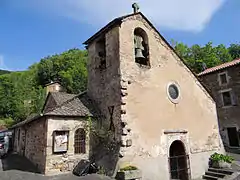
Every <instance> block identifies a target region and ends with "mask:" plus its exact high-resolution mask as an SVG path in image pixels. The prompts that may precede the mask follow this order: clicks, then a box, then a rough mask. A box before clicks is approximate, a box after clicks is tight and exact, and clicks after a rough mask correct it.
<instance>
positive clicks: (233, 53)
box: [228, 44, 240, 59]
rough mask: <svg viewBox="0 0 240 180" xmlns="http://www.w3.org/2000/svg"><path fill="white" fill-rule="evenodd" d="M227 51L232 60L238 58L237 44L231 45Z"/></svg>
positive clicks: (239, 46)
mask: <svg viewBox="0 0 240 180" xmlns="http://www.w3.org/2000/svg"><path fill="white" fill-rule="evenodd" d="M228 51H229V53H230V55H231V57H232V58H233V59H237V58H240V45H239V44H231V45H230V47H229V48H228Z"/></svg>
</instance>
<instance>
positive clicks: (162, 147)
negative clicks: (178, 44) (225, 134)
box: [88, 14, 224, 180]
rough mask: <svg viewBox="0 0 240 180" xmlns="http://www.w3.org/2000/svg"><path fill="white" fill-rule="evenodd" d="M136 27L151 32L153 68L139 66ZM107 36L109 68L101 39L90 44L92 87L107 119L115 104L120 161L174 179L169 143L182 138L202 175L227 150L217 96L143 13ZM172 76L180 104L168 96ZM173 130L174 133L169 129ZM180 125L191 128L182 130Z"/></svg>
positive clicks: (151, 175)
mask: <svg viewBox="0 0 240 180" xmlns="http://www.w3.org/2000/svg"><path fill="white" fill-rule="evenodd" d="M137 27H140V28H142V29H143V30H144V31H145V32H146V33H147V35H148V40H149V45H150V47H149V48H150V65H151V66H150V68H149V67H140V66H139V65H137V64H136V63H135V60H134V29H135V28H137ZM104 36H105V38H106V52H107V61H106V62H107V67H106V69H104V70H100V69H99V68H98V66H99V61H98V57H97V51H96V41H97V40H96V41H95V42H93V43H91V44H90V45H89V47H88V52H89V65H88V72H89V80H88V93H89V95H90V96H91V97H92V98H93V99H94V100H95V101H96V102H97V103H98V105H99V107H100V109H101V111H102V112H103V114H104V115H105V116H106V122H110V120H111V111H108V107H109V106H114V107H115V110H114V111H113V116H112V118H113V122H114V127H115V129H117V130H116V131H115V134H116V136H117V138H121V142H122V147H121V149H120V152H119V153H120V154H121V156H120V157H121V159H120V161H119V163H118V165H119V166H124V164H129V163H130V164H132V165H136V166H138V167H139V168H140V169H141V170H142V171H143V179H151V180H154V179H164V180H165V179H169V164H168V158H169V153H168V152H169V147H170V145H171V143H172V142H173V141H175V140H181V141H183V142H184V145H185V148H186V150H187V153H188V154H189V156H190V164H191V167H192V168H191V170H192V178H198V177H200V176H201V175H203V174H204V170H205V168H207V166H208V158H209V156H210V154H211V153H213V152H214V151H221V152H224V151H223V149H222V146H221V144H222V142H221V139H220V137H219V133H218V123H217V113H216V106H215V102H214V100H213V99H212V98H211V96H210V95H209V94H208V93H207V92H206V90H205V89H204V88H203V87H202V85H201V84H200V83H199V81H198V80H197V79H196V78H195V77H194V75H193V74H192V73H191V72H190V70H189V69H188V68H187V67H186V66H185V65H184V64H183V63H182V62H181V61H180V59H179V58H178V57H177V55H176V54H174V52H173V51H172V49H170V48H169V47H168V46H167V44H166V43H165V42H164V40H163V39H162V38H161V37H160V36H159V34H158V33H157V32H156V31H155V30H154V29H153V28H152V27H151V26H150V25H149V24H148V23H147V22H146V21H145V19H143V18H142V17H141V15H139V14H137V15H135V16H130V17H129V18H126V19H125V20H124V21H123V23H122V24H121V26H120V27H115V28H113V29H112V30H109V31H108V32H107V33H106V34H105V35H104ZM170 82H175V83H177V84H178V85H179V87H180V98H179V102H178V103H175V104H174V103H172V102H171V101H170V100H169V98H168V96H167V86H168V84H169V83H170ZM120 125H121V126H120ZM120 127H123V129H122V128H120ZM120 130H121V131H120ZM169 130H173V132H174V134H175V135H174V136H171V135H169V134H166V133H165V131H169ZM181 131H186V133H185V134H184V135H182V134H181ZM203 132H204V133H203ZM131 142H132V144H131ZM128 143H130V144H128ZM128 146H129V147H128ZM199 159H201V161H199Z"/></svg>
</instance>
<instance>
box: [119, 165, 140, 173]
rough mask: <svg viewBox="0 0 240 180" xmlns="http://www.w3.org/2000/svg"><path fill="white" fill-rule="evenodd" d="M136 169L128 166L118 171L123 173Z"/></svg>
mask: <svg viewBox="0 0 240 180" xmlns="http://www.w3.org/2000/svg"><path fill="white" fill-rule="evenodd" d="M137 169H138V168H137V167H136V166H132V165H128V166H125V167H123V168H120V171H121V172H123V171H133V170H137Z"/></svg>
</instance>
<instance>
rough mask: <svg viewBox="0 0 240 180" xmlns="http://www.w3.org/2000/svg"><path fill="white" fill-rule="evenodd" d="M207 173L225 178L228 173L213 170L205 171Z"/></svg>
mask: <svg viewBox="0 0 240 180" xmlns="http://www.w3.org/2000/svg"><path fill="white" fill-rule="evenodd" d="M205 175H209V176H214V177H219V178H224V177H225V176H226V174H223V173H218V172H213V171H207V172H206V173H205Z"/></svg>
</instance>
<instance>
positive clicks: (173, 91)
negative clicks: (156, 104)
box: [167, 83, 180, 103]
mask: <svg viewBox="0 0 240 180" xmlns="http://www.w3.org/2000/svg"><path fill="white" fill-rule="evenodd" d="M167 94H168V98H169V99H170V100H171V101H172V102H173V103H178V100H179V96H180V90H179V86H178V85H177V83H169V85H168V86H167Z"/></svg>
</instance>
